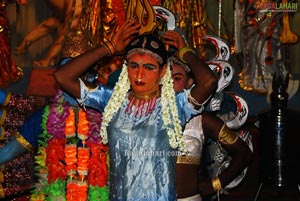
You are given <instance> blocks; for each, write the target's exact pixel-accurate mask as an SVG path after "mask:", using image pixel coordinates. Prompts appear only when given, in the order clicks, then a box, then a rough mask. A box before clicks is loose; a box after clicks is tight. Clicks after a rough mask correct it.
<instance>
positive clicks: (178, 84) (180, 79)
mask: <svg viewBox="0 0 300 201" xmlns="http://www.w3.org/2000/svg"><path fill="white" fill-rule="evenodd" d="M171 75H172V79H173V84H174V90H175V92H180V91H183V90H184V89H186V88H188V87H190V86H189V85H190V79H191V78H188V76H187V73H186V71H185V69H184V68H183V67H182V66H180V65H178V64H173V65H172V67H171ZM191 82H192V80H191Z"/></svg>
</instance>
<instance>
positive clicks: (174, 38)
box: [163, 30, 186, 50]
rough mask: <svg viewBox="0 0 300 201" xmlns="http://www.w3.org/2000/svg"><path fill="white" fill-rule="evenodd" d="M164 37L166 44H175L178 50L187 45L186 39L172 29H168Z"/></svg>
mask: <svg viewBox="0 0 300 201" xmlns="http://www.w3.org/2000/svg"><path fill="white" fill-rule="evenodd" d="M163 37H164V39H165V44H166V45H170V46H173V47H175V48H176V49H177V50H180V49H181V48H183V47H185V46H186V44H185V41H184V39H183V38H182V36H181V35H180V33H179V32H177V31H172V30H169V31H166V32H165V33H164V36H163Z"/></svg>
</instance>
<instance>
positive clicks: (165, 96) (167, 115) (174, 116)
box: [100, 62, 186, 153]
mask: <svg viewBox="0 0 300 201" xmlns="http://www.w3.org/2000/svg"><path fill="white" fill-rule="evenodd" d="M161 84H162V97H161V103H162V119H163V121H164V123H165V125H166V128H167V132H168V136H169V143H170V145H171V147H172V148H179V150H180V151H182V152H185V153H186V147H185V143H184V139H183V135H182V129H181V124H180V120H179V117H178V111H177V107H176V105H177V104H176V100H175V92H174V89H173V80H172V79H171V71H170V66H169V64H168V67H167V72H166V75H165V76H164V77H163V79H162V81H161ZM129 89H130V82H129V79H128V71H127V63H126V62H124V63H123V67H122V72H121V74H120V76H119V80H118V82H117V83H116V85H115V88H114V90H113V93H112V95H111V98H110V99H109V101H108V104H107V106H106V107H105V109H104V113H103V119H102V125H101V132H100V135H101V138H102V143H103V144H106V143H107V130H106V127H107V126H108V124H109V122H110V121H111V119H112V117H113V116H114V114H115V113H116V112H117V111H118V110H119V108H120V107H121V105H122V103H123V100H125V98H126V94H127V92H128V91H129Z"/></svg>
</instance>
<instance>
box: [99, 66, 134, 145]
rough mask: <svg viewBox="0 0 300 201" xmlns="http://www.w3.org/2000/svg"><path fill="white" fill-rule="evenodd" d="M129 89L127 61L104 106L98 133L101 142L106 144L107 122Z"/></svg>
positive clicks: (118, 107)
mask: <svg viewBox="0 0 300 201" xmlns="http://www.w3.org/2000/svg"><path fill="white" fill-rule="evenodd" d="M129 89H130V82H129V79H128V71H127V63H126V62H124V63H123V67H122V72H121V74H120V76H119V79H118V82H117V83H116V85H115V87H114V90H113V93H112V95H111V97H110V99H109V101H108V103H107V105H106V107H105V108H104V112H103V114H102V115H103V116H102V123H101V130H100V135H101V138H102V143H104V144H106V143H107V142H108V140H107V130H106V127H107V126H108V124H109V122H110V121H111V119H112V117H113V116H114V114H115V113H116V112H117V111H118V110H119V109H120V107H121V106H122V103H123V100H125V98H126V94H127V92H128V91H129Z"/></svg>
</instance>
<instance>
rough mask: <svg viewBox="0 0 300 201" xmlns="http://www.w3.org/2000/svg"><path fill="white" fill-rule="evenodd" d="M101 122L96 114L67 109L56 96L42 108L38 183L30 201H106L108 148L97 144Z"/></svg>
mask: <svg viewBox="0 0 300 201" xmlns="http://www.w3.org/2000/svg"><path fill="white" fill-rule="evenodd" d="M76 114H78V116H77V115H76ZM76 117H78V119H76ZM76 120H77V121H76ZM101 120H102V118H101V114H100V113H98V112H97V111H95V110H92V109H87V110H86V111H84V110H83V109H80V108H72V107H70V105H69V103H67V102H65V101H64V96H63V93H62V92H61V91H59V92H58V94H57V96H56V97H55V98H54V100H53V104H51V105H50V106H48V107H45V112H44V115H43V122H42V125H41V126H42V128H43V133H42V134H40V136H39V147H38V155H37V156H36V158H35V159H36V163H37V164H38V166H37V168H36V172H37V173H38V176H39V182H38V184H37V185H36V188H35V190H34V191H33V193H32V196H31V200H48V199H50V200H52V199H61V200H108V187H107V182H108V161H107V153H108V146H107V145H103V144H101V143H100V136H99V130H100V125H101Z"/></svg>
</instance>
